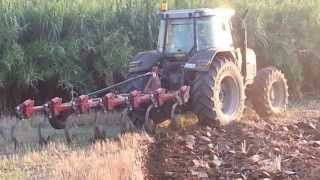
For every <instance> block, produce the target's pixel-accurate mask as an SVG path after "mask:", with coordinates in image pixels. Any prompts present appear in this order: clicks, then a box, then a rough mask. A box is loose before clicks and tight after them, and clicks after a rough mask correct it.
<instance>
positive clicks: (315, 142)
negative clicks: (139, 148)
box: [147, 100, 320, 180]
mask: <svg viewBox="0 0 320 180" xmlns="http://www.w3.org/2000/svg"><path fill="white" fill-rule="evenodd" d="M148 155H149V158H148V161H147V167H148V170H147V171H148V172H147V174H148V177H147V178H148V179H184V180H185V179H187V180H188V179H239V180H240V179H320V101H319V100H308V101H304V102H299V103H291V105H290V107H289V108H288V111H287V113H285V114H283V115H282V116H280V117H270V118H266V119H262V118H259V116H258V115H257V114H256V113H255V112H254V111H253V110H251V109H250V108H247V110H246V112H245V115H244V117H243V118H242V120H241V121H239V122H235V123H233V124H230V125H228V126H225V127H222V128H213V127H209V126H208V127H204V126H199V125H196V124H195V125H193V126H189V127H184V128H183V129H180V130H178V131H172V132H170V133H159V134H157V135H156V137H155V141H154V143H153V144H152V145H151V146H150V148H149V154H148Z"/></svg>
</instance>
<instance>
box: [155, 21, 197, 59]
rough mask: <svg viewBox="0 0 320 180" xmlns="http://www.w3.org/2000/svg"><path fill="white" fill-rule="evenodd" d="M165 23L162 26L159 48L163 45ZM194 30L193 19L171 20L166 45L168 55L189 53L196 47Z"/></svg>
mask: <svg viewBox="0 0 320 180" xmlns="http://www.w3.org/2000/svg"><path fill="white" fill-rule="evenodd" d="M164 24H165V23H164V21H163V22H161V25H160V33H159V44H158V46H159V48H161V47H162V46H161V45H162V44H163V38H161V36H162V37H164V36H165V35H164V32H163V29H165V25H164ZM193 30H194V28H193V20H192V19H170V20H168V27H167V36H166V44H165V52H166V53H188V52H190V51H191V49H192V47H193V46H194V31H193Z"/></svg>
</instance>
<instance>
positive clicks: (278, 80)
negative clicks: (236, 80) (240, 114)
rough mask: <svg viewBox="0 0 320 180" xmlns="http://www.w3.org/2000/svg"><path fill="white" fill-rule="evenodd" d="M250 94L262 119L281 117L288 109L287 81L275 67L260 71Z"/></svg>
mask: <svg viewBox="0 0 320 180" xmlns="http://www.w3.org/2000/svg"><path fill="white" fill-rule="evenodd" d="M250 93H251V94H249V96H250V97H251V98H250V100H251V103H252V105H253V106H254V110H255V111H256V112H257V114H258V115H259V116H260V117H268V116H272V115H279V114H282V113H284V112H285V110H286V108H287V105H288V96H289V93H288V85H287V80H286V78H285V76H284V74H283V73H282V72H281V71H280V70H278V69H276V68H274V67H267V68H264V69H262V70H260V71H258V73H257V76H256V77H255V80H254V84H253V86H252V90H251V91H250Z"/></svg>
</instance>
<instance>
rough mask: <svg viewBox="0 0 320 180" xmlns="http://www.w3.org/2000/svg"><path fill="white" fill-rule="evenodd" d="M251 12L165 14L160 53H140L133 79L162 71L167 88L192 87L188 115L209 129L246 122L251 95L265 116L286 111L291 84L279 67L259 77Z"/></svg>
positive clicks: (140, 83) (136, 86)
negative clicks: (250, 42)
mask: <svg viewBox="0 0 320 180" xmlns="http://www.w3.org/2000/svg"><path fill="white" fill-rule="evenodd" d="M247 12H248V11H246V12H245V13H244V15H242V16H240V15H237V14H235V11H234V10H229V9H220V8H217V9H190V10H169V11H167V10H165V9H163V11H162V12H161V13H160V18H161V20H160V28H159V39H158V46H157V49H156V50H152V51H146V52H141V53H139V54H137V55H136V56H135V57H134V58H133V59H132V60H131V61H130V65H129V77H135V76H136V75H139V74H142V73H145V72H148V71H151V69H152V67H154V66H157V67H159V69H160V76H161V84H162V86H163V87H165V88H167V89H170V90H176V89H178V88H179V87H181V86H183V85H187V86H190V87H191V89H190V102H189V110H191V111H193V112H194V113H195V114H196V115H197V116H198V118H199V120H200V122H202V123H205V124H221V125H226V124H228V123H230V122H232V121H234V120H239V119H241V116H242V112H243V110H244V107H245V100H246V96H247V97H248V98H247V99H248V100H250V102H251V103H252V104H253V107H254V109H255V111H256V112H257V113H258V114H259V115H260V116H264V117H265V116H270V115H274V114H280V113H282V112H284V111H285V109H286V106H287V104H288V86H287V81H286V79H285V76H284V74H283V73H282V72H281V71H280V70H278V69H276V68H275V67H267V68H264V69H261V70H260V71H258V72H257V66H256V55H255V52H254V51H253V50H252V49H249V48H248V47H247V32H246V26H245V17H246V15H247ZM146 81H147V80H146V79H139V80H137V81H133V82H131V83H130V84H129V86H128V87H129V90H134V89H139V90H143V88H144V87H145V84H146ZM155 118H156V117H155Z"/></svg>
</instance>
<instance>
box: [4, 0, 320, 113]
mask: <svg viewBox="0 0 320 180" xmlns="http://www.w3.org/2000/svg"><path fill="white" fill-rule="evenodd" d="M168 2H169V7H170V8H171V9H172V8H191V7H217V6H224V7H232V8H235V9H237V10H238V11H239V12H240V13H241V12H243V11H244V10H245V9H246V8H249V10H250V12H249V16H248V27H249V46H250V47H253V48H254V49H255V50H256V51H257V53H258V58H259V59H258V61H259V66H260V67H261V66H265V65H270V64H272V65H275V66H277V67H279V68H281V69H282V70H284V71H285V73H286V74H287V77H288V79H289V85H290V87H291V91H292V93H294V94H296V93H299V92H300V86H301V81H302V80H303V73H302V67H301V66H300V65H299V63H298V56H297V55H298V54H297V51H298V50H300V49H308V50H310V51H312V52H315V53H318V52H316V50H317V45H318V44H319V43H318V42H320V35H319V33H318V32H319V30H320V2H319V1H316V0H310V1H302V0H290V1H279V0H270V1H267V0H265V1H256V0H229V1H225V0H169V1H168ZM226 2H228V3H226ZM159 3H160V0H73V1H70V0H51V1H48V0H0V99H1V102H0V109H2V110H4V109H7V108H12V107H13V106H14V105H16V104H17V103H18V102H20V101H21V100H22V99H23V98H25V97H35V98H36V99H37V100H39V101H45V100H47V98H50V96H54V95H59V94H56V93H60V95H61V94H64V95H66V94H68V93H66V92H70V90H71V89H76V90H77V91H79V93H85V92H87V91H89V90H93V89H97V88H99V87H101V86H104V85H106V84H110V82H111V76H112V73H111V70H119V71H121V72H125V71H126V67H127V63H128V60H129V59H130V57H132V56H133V55H134V54H135V53H136V52H138V51H142V50H148V49H153V48H154V47H155V44H156V40H157V27H158V19H157V15H156V13H157V11H158V8H159ZM318 68H319V67H318ZM40 92H42V93H40ZM46 97H47V98H46Z"/></svg>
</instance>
